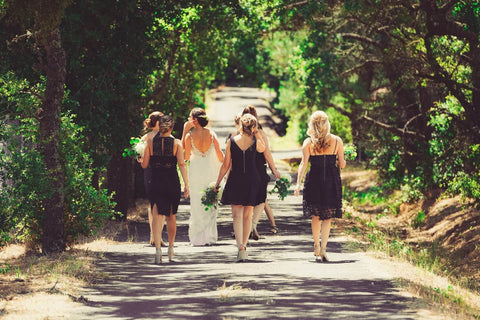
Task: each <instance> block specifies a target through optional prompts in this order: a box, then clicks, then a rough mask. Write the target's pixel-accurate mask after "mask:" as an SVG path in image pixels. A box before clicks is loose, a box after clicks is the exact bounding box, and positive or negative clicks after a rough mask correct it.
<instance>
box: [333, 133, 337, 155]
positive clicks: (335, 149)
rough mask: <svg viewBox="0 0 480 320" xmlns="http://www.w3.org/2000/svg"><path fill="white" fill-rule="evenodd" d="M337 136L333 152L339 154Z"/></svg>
mask: <svg viewBox="0 0 480 320" xmlns="http://www.w3.org/2000/svg"><path fill="white" fill-rule="evenodd" d="M337 141H338V140H337V137H335V148H334V149H333V154H337Z"/></svg>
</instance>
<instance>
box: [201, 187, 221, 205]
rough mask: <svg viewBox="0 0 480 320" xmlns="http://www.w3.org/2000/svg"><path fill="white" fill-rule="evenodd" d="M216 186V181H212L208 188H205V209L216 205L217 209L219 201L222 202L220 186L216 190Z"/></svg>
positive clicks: (203, 197)
mask: <svg viewBox="0 0 480 320" xmlns="http://www.w3.org/2000/svg"><path fill="white" fill-rule="evenodd" d="M213 187H215V183H214V182H213V183H211V184H210V185H209V186H208V188H207V189H205V190H203V194H202V199H201V201H202V204H203V205H204V206H205V211H208V210H210V208H211V207H214V208H215V209H217V207H218V205H219V203H220V198H221V193H220V186H218V187H217V190H216V191H215V190H214V189H213Z"/></svg>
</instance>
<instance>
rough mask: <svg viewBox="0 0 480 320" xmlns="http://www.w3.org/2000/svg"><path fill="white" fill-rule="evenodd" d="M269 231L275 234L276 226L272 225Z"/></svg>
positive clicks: (276, 231)
mask: <svg viewBox="0 0 480 320" xmlns="http://www.w3.org/2000/svg"><path fill="white" fill-rule="evenodd" d="M270 233H272V234H277V233H278V227H277V226H272V228H271V229H270Z"/></svg>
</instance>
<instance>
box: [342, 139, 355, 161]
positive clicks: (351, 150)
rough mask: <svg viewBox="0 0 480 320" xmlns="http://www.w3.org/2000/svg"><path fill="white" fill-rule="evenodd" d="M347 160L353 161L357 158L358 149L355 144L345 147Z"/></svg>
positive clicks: (348, 144)
mask: <svg viewBox="0 0 480 320" xmlns="http://www.w3.org/2000/svg"><path fill="white" fill-rule="evenodd" d="M344 154H345V160H349V161H353V160H355V159H356V158H357V147H356V146H355V145H354V144H353V143H347V144H346V145H345V147H344Z"/></svg>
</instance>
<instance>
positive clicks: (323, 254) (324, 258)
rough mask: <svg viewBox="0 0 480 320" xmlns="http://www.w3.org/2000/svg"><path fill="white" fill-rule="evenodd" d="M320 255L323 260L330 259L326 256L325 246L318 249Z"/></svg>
mask: <svg viewBox="0 0 480 320" xmlns="http://www.w3.org/2000/svg"><path fill="white" fill-rule="evenodd" d="M320 257H321V258H322V261H323V262H328V261H330V260H329V259H328V257H327V248H322V249H321V250H320Z"/></svg>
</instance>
